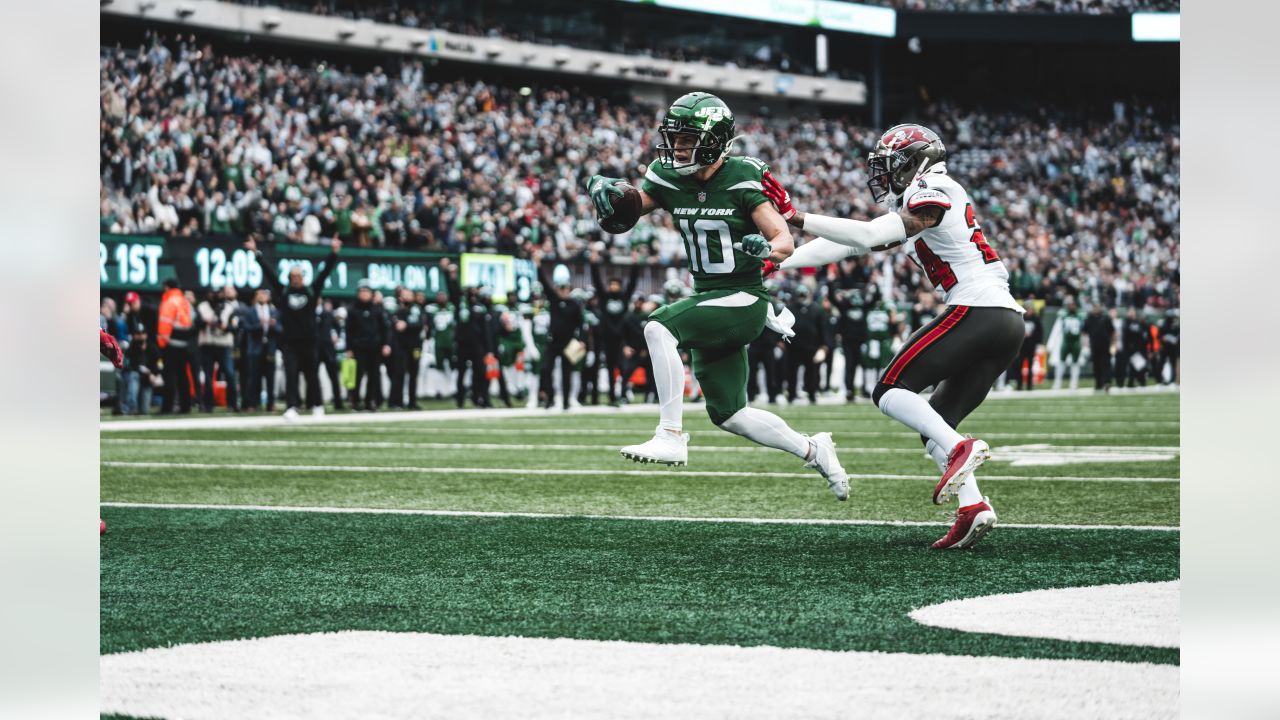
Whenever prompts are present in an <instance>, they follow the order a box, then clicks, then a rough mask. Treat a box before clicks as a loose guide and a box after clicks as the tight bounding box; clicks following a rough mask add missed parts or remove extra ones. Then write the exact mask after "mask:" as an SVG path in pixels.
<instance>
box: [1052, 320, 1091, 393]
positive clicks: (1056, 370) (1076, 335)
mask: <svg viewBox="0 0 1280 720" xmlns="http://www.w3.org/2000/svg"><path fill="white" fill-rule="evenodd" d="M1084 321H1085V315H1084V311H1083V310H1081V309H1080V307H1079V306H1078V305H1076V299H1075V298H1067V304H1066V307H1065V308H1063V310H1062V312H1060V313H1058V319H1057V320H1056V321H1054V323H1053V330H1051V331H1050V332H1049V343H1048V344H1049V345H1055V344H1056V345H1057V350H1058V352H1057V359H1058V361H1057V362H1056V363H1055V364H1054V366H1053V389H1054V390H1057V389H1058V388H1060V387H1062V371H1063V369H1064V368H1066V367H1070V368H1071V389H1072V390H1075V389H1076V388H1078V387H1080V366H1081V365H1082V364H1083V362H1084V341H1083V339H1082V336H1083V334H1084ZM1055 341H1056V342H1055Z"/></svg>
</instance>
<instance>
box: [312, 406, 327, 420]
mask: <svg viewBox="0 0 1280 720" xmlns="http://www.w3.org/2000/svg"><path fill="white" fill-rule="evenodd" d="M311 417H324V407H323V406H320V405H317V406H315V407H313V408H311Z"/></svg>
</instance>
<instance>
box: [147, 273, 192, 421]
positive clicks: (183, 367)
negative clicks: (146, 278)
mask: <svg viewBox="0 0 1280 720" xmlns="http://www.w3.org/2000/svg"><path fill="white" fill-rule="evenodd" d="M192 315H193V312H192V308H191V303H190V302H189V301H188V300H187V298H186V296H185V295H184V294H183V292H182V288H181V287H180V286H179V283H178V281H177V279H176V278H168V279H167V280H165V281H164V294H163V295H161V297H160V315H159V322H158V323H157V325H156V345H158V346H159V348H160V359H161V362H162V363H163V364H164V387H163V388H162V390H161V395H160V414H161V415H167V414H170V413H172V412H173V401H174V397H175V396H176V397H177V400H178V407H179V410H180V412H181V413H182V414H184V415H186V414H189V413H190V412H191V385H190V381H189V379H188V377H189V376H188V373H191V376H194V375H195V368H194V363H193V361H192V356H191V353H192V344H193V343H194V342H195V331H194V323H193V319H192Z"/></svg>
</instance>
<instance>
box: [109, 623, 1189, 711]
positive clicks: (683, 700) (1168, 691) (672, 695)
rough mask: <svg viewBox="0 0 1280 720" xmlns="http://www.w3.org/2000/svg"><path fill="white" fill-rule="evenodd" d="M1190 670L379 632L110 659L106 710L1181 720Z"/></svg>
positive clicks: (201, 646) (159, 650) (179, 648)
mask: <svg viewBox="0 0 1280 720" xmlns="http://www.w3.org/2000/svg"><path fill="white" fill-rule="evenodd" d="M1179 670H1180V669H1179V668H1178V666H1176V665H1157V664H1153V663H1119V662H1105V661H1096V660H1050V659H1033V658H1010V657H974V656H955V655H941V654H911V653H905V652H893V653H885V652H868V651H846V652H838V651H830V650H814V649H809V648H780V647H771V646H754V647H738V646H733V645H692V644H685V643H680V644H676V643H672V644H660V643H649V642H626V641H619V640H578V639H570V638H527V637H510V636H508V637H481V636H475V635H440V634H432V633H421V632H407V633H397V632H387V631H377V630H373V631H371V630H342V631H338V632H327V633H313V634H306V635H274V636H270V637H263V638H249V639H239V640H221V641H215V642H209V643H196V644H181V645H174V646H170V647H156V648H148V649H145V650H138V651H134V652H127V653H115V654H109V655H103V656H102V657H100V658H99V675H100V680H101V681H100V688H101V690H100V710H101V711H102V712H104V713H121V714H126V715H130V716H136V717H165V718H188V720H207V719H209V718H248V717H251V718H258V719H260V720H279V719H281V718H316V719H320V720H322V719H325V718H382V719H383V720H409V719H412V720H436V719H437V718H448V719H449V720H478V719H481V718H483V719H485V720H488V719H489V718H501V717H517V716H518V717H520V718H526V719H527V720H544V719H549V718H557V719H559V718H611V719H612V720H642V719H643V720H648V719H650V718H736V719H740V720H756V719H768V720H774V719H775V718H844V717H849V716H856V717H869V718H960V717H964V718H1061V717H1086V716H1099V717H1108V718H1176V717H1178V698H1179V695H1178V678H1179ZM957 675H958V679H961V680H962V682H963V686H964V687H963V690H962V691H960V692H956V690H955V688H953V687H950V686H946V687H942V686H940V679H941V678H947V679H953V678H956V677H957ZM952 682H955V680H954V679H953V680H952ZM851 709H853V710H852V711H851Z"/></svg>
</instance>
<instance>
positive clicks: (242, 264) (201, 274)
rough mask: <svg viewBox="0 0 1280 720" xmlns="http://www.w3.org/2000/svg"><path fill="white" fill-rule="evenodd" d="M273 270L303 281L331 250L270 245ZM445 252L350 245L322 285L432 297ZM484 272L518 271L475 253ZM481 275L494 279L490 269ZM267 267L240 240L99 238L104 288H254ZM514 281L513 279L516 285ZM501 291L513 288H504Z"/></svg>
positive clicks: (334, 293) (342, 292)
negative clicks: (293, 271)
mask: <svg viewBox="0 0 1280 720" xmlns="http://www.w3.org/2000/svg"><path fill="white" fill-rule="evenodd" d="M266 256H267V257H268V258H270V264H271V267H270V268H266V269H265V270H266V271H268V272H273V273H275V275H276V277H278V278H279V279H280V282H281V283H282V284H284V283H287V282H288V275H289V270H290V268H292V267H294V266H298V267H300V268H302V276H303V278H304V280H305V281H306V282H308V283H309V282H311V278H312V277H314V276H315V273H316V272H318V271H319V269H320V265H321V264H322V263H323V262H324V259H325V258H326V257H328V256H329V246H328V244H327V243H326V244H324V245H294V244H285V243H275V244H272V245H270V246H269V247H267V248H266ZM442 257H454V256H451V255H448V254H445V253H427V252H408V251H399V250H373V249H368V248H356V247H349V246H345V247H343V248H342V252H341V254H339V255H338V264H337V266H336V267H334V269H333V272H332V273H330V275H329V278H328V280H326V281H325V290H324V293H325V295H327V296H330V297H354V296H355V294H356V288H357V287H358V286H359V284H360V281H362V280H368V281H369V284H370V285H371V286H372V287H373V288H374V289H375V290H382V291H383V292H387V291H389V290H393V289H395V288H396V287H399V286H403V287H407V288H409V289H410V290H413V291H415V292H416V291H422V292H425V293H427V294H428V295H434V294H435V293H436V292H439V291H444V290H445V284H444V274H443V272H442V271H441V269H440V258H442ZM471 257H475V258H477V259H478V260H477V262H476V263H475V267H476V269H477V270H479V269H480V268H481V267H482V266H485V264H486V261H494V260H496V261H498V262H499V263H505V265H506V266H507V267H511V266H513V263H512V258H511V257H510V256H505V255H474V256H471ZM485 269H486V270H487V272H484V273H481V274H483V275H484V276H485V278H486V279H489V278H492V277H493V276H494V275H493V271H492V268H489V267H486V268H485ZM263 272H264V268H262V267H261V266H259V265H258V263H257V261H256V260H254V257H253V254H252V253H250V252H249V251H248V250H245V249H244V247H243V242H242V241H241V240H240V239H239V238H233V237H225V238H218V237H214V238H202V239H198V240H197V239H188V238H170V237H161V236H151V235H102V236H100V238H99V241H98V283H99V285H100V286H101V288H102V289H104V290H137V291H139V292H159V291H160V289H161V284H162V283H163V282H164V281H165V280H166V279H168V278H172V277H176V278H177V279H178V280H179V282H180V283H181V284H182V287H184V288H192V289H195V288H220V287H225V286H227V285H232V286H234V287H236V288H237V289H240V290H251V289H254V288H257V287H260V286H261V285H262V284H263V280H264V278H263V275H262V274H263ZM512 282H514V280H512ZM501 287H502V288H506V287H508V284H505V283H504V284H502V285H501Z"/></svg>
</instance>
